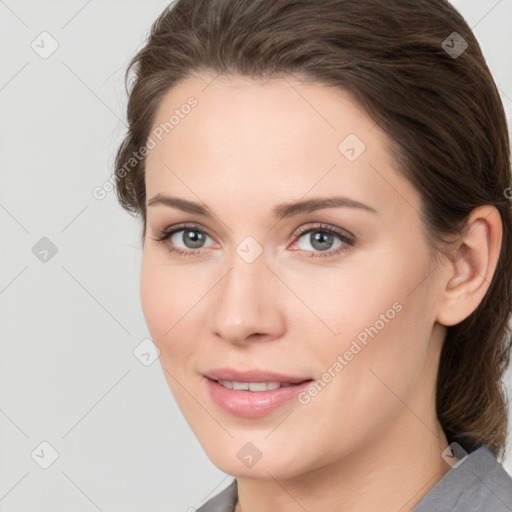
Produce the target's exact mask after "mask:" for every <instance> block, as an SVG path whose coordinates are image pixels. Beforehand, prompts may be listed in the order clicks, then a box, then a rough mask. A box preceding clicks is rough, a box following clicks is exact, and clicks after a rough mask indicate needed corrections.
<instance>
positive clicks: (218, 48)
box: [115, 0, 512, 457]
mask: <svg viewBox="0 0 512 512" xmlns="http://www.w3.org/2000/svg"><path fill="white" fill-rule="evenodd" d="M454 32H456V33H457V34H453V33H454ZM466 43H467V48H466V49H465V51H462V53H461V54H460V55H457V53H460V51H461V50H464V48H465V44H466ZM457 51H458V52H457ZM132 69H133V70H135V80H134V82H133V83H132V84H131V91H130V92H129V101H128V109H127V114H128V122H129V130H128V133H127V135H126V137H125V139H124V141H123V142H122V144H121V146H120V148H119V150H118V153H117V155H116V162H115V165H116V169H118V170H119V169H121V168H122V167H123V166H124V165H125V163H126V162H127V161H128V160H129V159H130V158H131V157H132V155H133V154H134V152H137V151H139V149H140V148H141V147H143V146H144V145H145V144H146V141H147V138H148V136H149V132H150V130H151V128H152V123H153V122H154V118H155V113H156V111H157V109H158V107H159V105H160V103H161V102H162V99H163V97H164V96H165V94H166V93H167V92H168V91H169V90H170V89H171V88H173V87H175V86H176V85H177V84H178V83H179V82H180V81H181V80H183V79H185V78H188V77H189V76H191V75H192V74H195V73H199V72H201V71H210V72H213V73H219V74H227V75H229V74H234V75H243V76H247V77H251V78H272V77H279V76H286V75H294V76H297V75H300V76H303V77H305V78H306V79H308V80H310V81H312V82H318V83H323V84H326V85H329V86H335V87H339V88H341V89H343V90H345V91H347V92H349V93H351V94H352V96H353V97H354V98H355V99H356V100H357V101H358V102H359V104H360V105H361V106H362V107H363V108H364V109H365V111H366V112H367V113H368V114H369V115H370V116H371V117H372V118H373V120H374V121H375V122H377V123H378V124H379V125H380V127H381V128H382V129H383V130H384V131H385V132H386V133H387V135H388V136H389V138H390V140H391V141H392V144H393V147H392V148H391V149H392V150H393V153H394V154H395V156H396V161H397V164H398V165H397V170H398V171H399V172H401V173H402V175H403V176H404V177H406V178H407V179H408V180H409V181H410V182H411V183H412V184H413V185H414V186H415V187H416V188H417V190H418V191H419V193H420V194H421V197H422V202H423V204H422V212H421V214H422V217H423V222H424V226H425V229H426V233H427V237H428V241H429V244H430V245H431V247H432V248H434V249H435V251H444V250H445V249H446V247H448V245H446V244H448V243H449V242H448V238H449V237H451V236H452V235H456V236H458V237H460V236H462V235H463V234H464V229H465V228H466V224H465V220H466V219H467V217H468V215H469V213H470V212H471V211H472V210H473V209H474V208H475V207H477V206H480V205H486V204H489V205H493V206H495V207H496V208H497V209H498V211H499V213H500V215H501V220H502V223H503V240H502V247H501V252H500V257H499V261H498V265H497V268H496V271H495V273H494V276H493V279H492V282H491V283H490V287H489V289H488V291H487V294H486V295H485V297H484V298H483V300H482V301H481V303H480V304H479V306H478V308H477V309H476V310H475V311H474V312H473V313H472V314H471V315H470V316H469V317H468V318H466V319H465V320H464V321H462V322H460V323H459V324H457V325H454V326H450V327H447V336H446V339H445V342H444V345H443V350H442V354H441V360H440V366H439V372H438V376H437V391H436V407H437V415H438V418H439V420H440V422H441V425H442V427H443V429H444V431H445V433H446V435H447V437H448V439H455V437H457V435H460V436H467V439H470V440H472V441H473V442H474V445H475V446H478V445H481V444H483V443H485V444H487V445H488V446H489V447H490V448H491V450H492V451H493V453H494V454H495V456H497V457H500V456H502V455H503V452H504V450H505V444H506V436H507V403H506V396H505V393H504V389H503V387H502V376H503V373H504V371H505V369H506V367H507V365H508V364H509V361H510V351H511V343H512V340H511V333H510V327H509V326H508V325H507V322H508V319H509V317H510V314H511V308H512V211H511V205H510V201H509V200H508V199H507V197H506V196H507V193H506V190H507V189H508V187H510V186H511V172H510V168H511V166H510V142H509V135H508V129H507V124H506V117H505V112H504V110H503V105H502V103H501V99H500V96H499V93H498V90H497V88H496V85H495V83H494V80H493V78H492V76H491V73H490V71H489V68H488V66H487V64H486V62H485V59H484V57H483V55H482V52H481V49H480V46H479V44H478V42H477V40H476V39H475V36H474V35H473V33H472V31H471V29H470V28H469V27H468V25H467V24H466V22H465V20H464V19H463V18H462V16H461V15H460V14H459V13H458V12H457V11H456V10H455V9H454V8H453V7H452V6H451V5H450V4H449V3H448V1H445V0H392V1H387V2H383V1H382V0H357V1H356V0H323V1H321V2H319V1H314V0H206V1H201V0H178V1H176V2H175V3H173V4H171V5H170V6H169V8H167V9H166V10H165V11H164V12H162V14H161V15H160V16H159V17H158V18H157V19H156V21H155V22H154V24H153V25H152V27H151V31H150V34H149V37H148V40H147V42H146V44H145V46H144V47H143V48H142V49H141V50H140V51H139V52H138V53H137V54H136V55H135V57H134V58H133V59H132V61H131V62H130V65H129V67H128V69H127V71H126V76H125V79H126V80H128V77H129V74H130V72H131V70H132ZM144 164H145V159H140V161H137V162H136V164H134V165H133V166H132V167H133V168H132V169H130V170H129V172H123V173H116V192H117V196H118V199H119V201H120V203H121V204H122V206H123V207H124V208H126V209H127V210H128V211H129V212H131V213H136V214H139V215H141V216H142V220H143V230H144V232H143V239H144V236H145V231H146V204H145V202H146V193H145V184H144ZM508 190H510V189H508ZM434 249H433V250H434ZM435 251H434V252H435ZM461 439H462V437H461Z"/></svg>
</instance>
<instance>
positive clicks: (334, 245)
mask: <svg viewBox="0 0 512 512" xmlns="http://www.w3.org/2000/svg"><path fill="white" fill-rule="evenodd" d="M296 240H297V242H295V243H296V244H297V246H298V248H299V249H301V250H303V251H306V252H313V255H315V253H316V254H318V255H320V256H322V255H323V254H320V253H327V254H332V253H338V252H341V251H343V250H345V249H348V248H349V247H350V246H351V245H353V240H352V239H351V238H350V237H349V236H347V235H345V234H343V233H341V232H338V231H337V230H335V229H333V228H331V227H329V226H314V227H312V228H309V229H305V230H302V231H301V232H300V233H299V234H298V235H297V236H296ZM311 247H312V249H311Z"/></svg>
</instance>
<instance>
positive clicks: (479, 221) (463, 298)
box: [437, 205, 502, 326]
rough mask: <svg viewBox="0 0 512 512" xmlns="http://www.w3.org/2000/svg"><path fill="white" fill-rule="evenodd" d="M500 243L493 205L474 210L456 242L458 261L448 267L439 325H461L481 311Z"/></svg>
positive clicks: (500, 236)
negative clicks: (480, 306) (479, 307)
mask: <svg viewBox="0 0 512 512" xmlns="http://www.w3.org/2000/svg"><path fill="white" fill-rule="evenodd" d="M501 240H502V223H501V217H500V214H499V212H498V210H497V209H496V208H495V207H494V206H490V205H485V206H479V207H478V208H475V209H474V210H473V211H472V212H471V214H470V216H469V219H468V224H467V229H466V231H465V234H464V235H463V236H462V237H461V238H460V239H459V240H458V241H457V242H456V250H457V253H456V257H455V259H454V260H453V261H450V262H449V263H447V267H446V268H447V272H446V274H445V275H446V278H445V279H444V280H443V282H442V283H441V284H442V285H443V290H442V292H441V298H440V302H439V309H438V316H437V321H438V322H439V323H440V324H442V325H445V326H450V325H455V324H458V323H459V322H462V321H463V320H464V319H465V318H467V317H468V316H469V315H470V314H471V313H472V312H473V311H474V310H475V309H476V308H477V307H478V305H479V304H480V302H481V301H482V299H483V298H484V296H485V294H486V292H487V290H488V289H489V286H490V284H491V281H492V277H493V275H494V272H495V270H496V265H497V263H498V258H499V254H500V249H501ZM443 283H444V284H443Z"/></svg>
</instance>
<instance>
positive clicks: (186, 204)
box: [147, 194, 378, 220]
mask: <svg viewBox="0 0 512 512" xmlns="http://www.w3.org/2000/svg"><path fill="white" fill-rule="evenodd" d="M156 205H164V206H168V207H170V208H177V209H179V210H182V211H184V212H187V213H195V214H197V215H204V216H205V217H207V218H212V217H213V216H214V215H213V212H212V210H211V209H210V208H208V207H207V206H203V205H202V204H200V203H195V202H193V201H188V200H186V199H181V198H179V197H170V196H166V195H162V194H157V195H156V196H154V197H153V198H152V199H150V200H149V201H148V203H147V206H156ZM340 207H346V208H357V209H360V210H363V211H368V212H371V213H378V212H377V210H376V209H375V208H372V207H371V206H368V205H366V204H364V203H361V202H360V201H356V200H354V199H350V198H349V197H343V196H332V197H321V198H314V199H306V200H301V201H295V202H290V203H282V204H278V205H277V206H275V207H274V208H273V214H274V217H275V218H276V219H279V220H281V219H284V218H286V217H292V216H293V215H297V214H299V213H309V212H312V211H315V210H321V209H323V208H340Z"/></svg>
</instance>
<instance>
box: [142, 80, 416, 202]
mask: <svg viewBox="0 0 512 512" xmlns="http://www.w3.org/2000/svg"><path fill="white" fill-rule="evenodd" d="M190 105H194V106H193V107H190ZM171 119H172V122H170V120H171ZM155 130H160V131H159V133H160V138H161V140H158V137H153V138H154V139H155V142H156V145H155V147H154V148H153V149H152V150H151V151H150V153H149V154H148V157H147V165H146V187H147V196H148V197H151V196H152V195H154V194H156V193H161V192H162V191H165V190H169V191H170V190H173V191H175V190H176V189H179V190H180V191H181V192H183V193H184V194H185V195H187V196H188V197H190V192H191V191H190V190H188V191H187V189H186V184H188V185H189V186H190V187H193V189H194V191H197V193H198V195H199V191H201V193H202V194H203V195H202V196H201V195H200V197H204V198H205V199H206V197H207V196H208V195H209V193H216V192H218V193H222V194H224V197H225V198H229V197H231V198H232V196H229V194H230V193H232V194H236V195H237V197H238V198H242V197H243V198H244V199H254V197H255V196H258V194H264V197H267V198H269V197H273V196H276V200H277V196H279V199H280V200H282V199H283V198H285V197H284V196H287V197H286V198H289V199H292V198H293V199H296V198H299V197H302V196H304V195H305V194H306V193H308V191H311V193H314V194H315V195H318V194H324V195H325V194H329V193H332V192H333V188H336V189H337V191H338V192H342V193H344V194H345V195H354V196H361V194H362V193H363V192H364V196H365V199H367V200H369V201H371V200H373V201H374V202H375V204H378V203H382V202H383V201H393V200H396V193H397V189H400V188H401V189H402V192H403V193H406V194H409V195H411V194H412V195H414V194H415V192H414V190H412V188H411V187H410V186H409V184H408V183H404V180H403V179H402V178H401V177H399V176H398V175H397V173H396V172H395V169H396V165H397V164H396V162H395V159H394V158H393V154H392V153H391V151H390V150H389V149H388V143H389V139H388V138H387V136H386V134H385V133H384V132H382V131H381V129H380V127H379V126H378V125H377V124H376V123H375V122H374V121H373V120H372V119H371V118H370V117H369V116H368V115H367V114H366V112H365V111H364V110H363V109H362V108H361V107H360V106H359V105H358V104H357V102H356V101H355V100H354V99H353V98H352V97H351V96H350V94H349V93H347V92H346V91H343V90H340V89H338V88H333V87H328V86H326V85H323V84H319V83H311V82H304V81H299V80H297V79H295V78H293V77H282V78H274V79H269V80H253V79H250V78H247V77H238V76H218V77H215V76H213V75H200V76H193V77H189V78H187V79H186V80H184V81H183V82H181V83H180V84H179V85H178V86H176V87H175V88H173V89H172V90H170V91H169V92H168V93H167V94H166V95H165V97H164V98H163V100H162V102H161V105H160V107H159V109H158V111H157V114H156V116H155V120H154V123H153V129H152V133H155ZM180 182H181V183H180ZM184 185H185V186H184ZM278 191H279V192H278ZM190 198H191V199H192V197H190ZM260 198H261V199H263V197H261V196H260ZM354 198H355V199H359V198H360V197H354ZM196 199H197V198H196Z"/></svg>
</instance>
